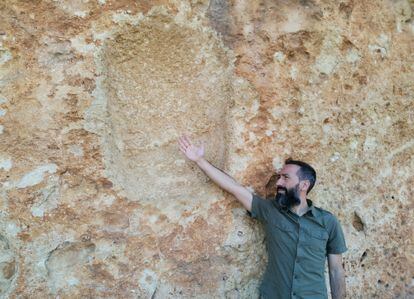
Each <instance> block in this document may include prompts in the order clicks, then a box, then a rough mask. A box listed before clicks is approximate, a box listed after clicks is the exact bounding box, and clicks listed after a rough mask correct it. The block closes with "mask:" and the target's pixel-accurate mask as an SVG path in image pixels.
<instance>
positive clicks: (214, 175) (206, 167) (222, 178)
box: [196, 158, 252, 211]
mask: <svg viewBox="0 0 414 299" xmlns="http://www.w3.org/2000/svg"><path fill="white" fill-rule="evenodd" d="M196 163H197V165H198V166H199V167H200V169H201V170H202V171H204V173H205V174H206V175H207V176H208V177H209V178H210V179H211V180H212V181H213V182H214V183H216V184H217V185H218V186H219V187H221V188H222V189H224V190H225V191H227V192H229V193H231V194H233V195H234V196H235V197H236V198H237V199H238V200H239V201H240V202H241V203H242V204H243V206H244V207H245V208H246V209H247V210H248V211H250V210H251V201H252V194H251V193H250V192H249V191H248V190H247V189H246V188H244V187H243V186H241V185H240V184H239V183H237V182H236V181H235V180H234V179H233V178H232V177H231V176H229V175H228V174H226V173H225V172H223V171H221V170H220V169H218V168H217V167H215V166H214V165H212V164H211V163H210V162H208V161H207V160H206V159H204V158H202V159H200V160H198V161H196Z"/></svg>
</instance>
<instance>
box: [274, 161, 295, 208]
mask: <svg viewBox="0 0 414 299" xmlns="http://www.w3.org/2000/svg"><path fill="white" fill-rule="evenodd" d="M298 170H299V166H297V165H292V164H288V165H285V166H284V167H283V168H282V169H281V170H280V172H279V178H278V180H277V182H276V187H277V193H276V200H277V201H278V202H279V203H280V204H281V205H282V206H286V207H291V206H295V205H299V204H300V190H299V178H298V176H297V175H296V173H297V171H298Z"/></svg>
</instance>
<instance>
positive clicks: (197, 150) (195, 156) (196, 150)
mask: <svg viewBox="0 0 414 299" xmlns="http://www.w3.org/2000/svg"><path fill="white" fill-rule="evenodd" d="M178 143H179V144H180V150H181V151H182V152H183V154H184V155H185V156H186V157H187V158H188V159H190V160H191V161H194V162H198V161H200V159H202V158H203V157H204V145H203V144H201V145H200V146H195V145H194V144H192V143H191V140H190V139H189V138H188V137H187V136H185V135H183V136H181V137H180V138H179V139H178Z"/></svg>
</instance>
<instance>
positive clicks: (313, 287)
mask: <svg viewBox="0 0 414 299" xmlns="http://www.w3.org/2000/svg"><path fill="white" fill-rule="evenodd" d="M307 203H308V206H309V207H310V208H309V210H308V211H307V212H306V213H305V214H304V215H302V216H298V215H297V214H295V213H293V212H292V211H290V210H289V209H287V208H286V207H282V206H281V205H279V204H278V202H277V201H276V200H264V199H262V198H260V197H258V196H257V195H254V196H253V202H252V209H251V216H252V217H254V218H256V219H258V220H260V221H261V222H263V224H264V228H265V232H266V246H267V251H268V256H269V258H268V264H267V267H266V271H265V273H264V276H263V279H262V284H261V286H260V293H261V296H262V297H264V298H272V299H276V298H282V299H284V298H306V299H308V298H328V297H327V290H326V285H325V262H326V257H327V255H328V254H341V253H344V252H345V251H346V250H347V247H346V243H345V238H344V233H343V231H342V228H341V225H340V223H339V221H338V219H337V218H336V217H335V216H334V215H333V214H331V213H330V212H328V211H325V210H323V209H320V208H317V207H315V206H313V204H312V201H311V200H309V199H308V200H307Z"/></svg>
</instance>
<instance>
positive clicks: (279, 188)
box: [276, 186, 287, 192]
mask: <svg viewBox="0 0 414 299" xmlns="http://www.w3.org/2000/svg"><path fill="white" fill-rule="evenodd" d="M281 190H283V191H285V192H287V189H286V188H285V187H282V186H277V188H276V191H281Z"/></svg>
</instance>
